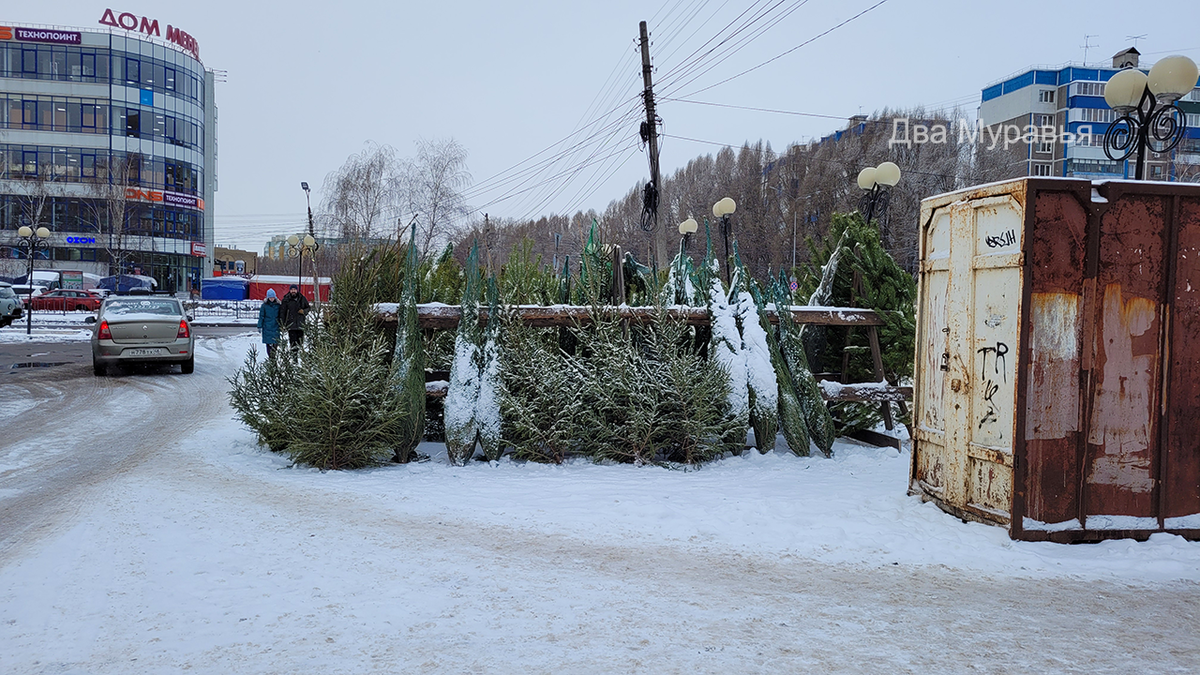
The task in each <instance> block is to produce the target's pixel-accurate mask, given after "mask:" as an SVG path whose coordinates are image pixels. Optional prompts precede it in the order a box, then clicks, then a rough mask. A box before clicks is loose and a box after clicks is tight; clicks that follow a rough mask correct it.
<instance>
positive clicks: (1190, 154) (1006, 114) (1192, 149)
mask: <svg viewBox="0 0 1200 675" xmlns="http://www.w3.org/2000/svg"><path fill="white" fill-rule="evenodd" d="M1139 57H1140V54H1139V53H1138V51H1137V50H1136V49H1126V50H1125V51H1122V52H1120V53H1118V54H1116V55H1115V56H1114V57H1113V61H1112V67H1111V68H1108V67H1096V66H1095V65H1094V64H1091V65H1081V64H1067V65H1064V66H1059V67H1054V68H1030V69H1028V70H1026V71H1024V72H1021V73H1019V74H1017V75H1014V76H1013V77H1010V78H1007V79H1005V80H1003V81H1001V82H996V83H994V84H992V85H989V86H988V87H986V88H984V90H983V97H982V102H981V103H980V105H979V120H980V124H981V125H982V126H983V127H987V128H989V129H996V127H997V126H998V125H1000V126H1003V127H1008V126H1009V125H1013V126H1017V127H1020V128H1022V129H1024V128H1026V127H1027V126H1028V125H1033V126H1036V127H1045V126H1048V125H1053V127H1054V128H1055V129H1056V130H1058V131H1059V133H1058V134H1057V137H1056V138H1054V139H1046V138H1040V139H1037V140H1036V141H1035V142H1033V143H1018V144H1015V145H1011V146H1010V147H1009V149H1008V151H1009V152H1010V153H1012V154H1013V161H1014V163H1016V164H1018V165H1020V164H1023V165H1024V171H1023V172H1021V171H1018V172H1016V173H1023V174H1024V175H1029V176H1072V177H1078V178H1089V179H1106V178H1107V179H1113V178H1133V175H1134V170H1135V163H1136V162H1135V160H1136V154H1135V155H1134V156H1132V157H1130V158H1128V159H1126V160H1125V161H1122V162H1114V161H1112V160H1110V159H1109V158H1108V157H1107V156H1106V155H1105V154H1104V146H1103V143H1104V132H1105V131H1107V130H1108V126H1109V124H1110V123H1112V122H1113V121H1115V120H1116V119H1117V114H1116V113H1114V112H1113V110H1112V109H1111V108H1109V107H1108V104H1107V103H1105V101H1104V87H1105V83H1106V82H1108V79H1109V78H1111V77H1112V76H1113V75H1114V74H1116V73H1117V72H1119V71H1120V70H1121V69H1123V68H1127V67H1134V68H1141V69H1142V70H1143V71H1148V68H1146V67H1142V66H1141V65H1140V64H1139V62H1138V61H1139ZM1179 107H1180V108H1182V109H1183V110H1184V112H1185V114H1186V118H1187V127H1188V128H1187V132H1186V136H1185V137H1184V138H1183V140H1182V141H1180V143H1179V145H1178V146H1177V147H1176V148H1175V149H1174V150H1173V151H1172V152H1170V153H1166V154H1162V155H1160V154H1156V153H1149V154H1148V157H1147V162H1146V171H1145V177H1146V178H1148V179H1150V180H1183V181H1189V182H1200V89H1194V90H1192V92H1191V93H1190V94H1188V95H1186V96H1184V97H1183V98H1182V99H1180V100H1179ZM1089 127H1090V129H1091V136H1090V139H1091V140H1090V143H1087V144H1078V143H1064V142H1063V135H1062V133H1061V132H1063V131H1067V132H1070V133H1071V134H1074V135H1076V137H1078V135H1079V134H1081V133H1083V132H1085V131H1086V129H1087V128H1089Z"/></svg>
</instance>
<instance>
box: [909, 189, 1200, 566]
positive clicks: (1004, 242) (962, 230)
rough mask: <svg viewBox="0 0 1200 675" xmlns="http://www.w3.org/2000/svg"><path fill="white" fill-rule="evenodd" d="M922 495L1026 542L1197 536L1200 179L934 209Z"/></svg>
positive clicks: (925, 320) (917, 409)
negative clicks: (1199, 181) (1167, 534)
mask: <svg viewBox="0 0 1200 675" xmlns="http://www.w3.org/2000/svg"><path fill="white" fill-rule="evenodd" d="M920 227H921V233H920V283H919V301H918V302H919V305H918V321H917V325H918V327H917V331H918V336H917V353H916V359H917V364H916V382H915V387H914V395H913V398H914V410H913V426H914V438H913V453H912V469H911V475H910V493H912V494H918V495H920V496H921V497H922V498H923V499H926V500H929V501H932V502H935V503H936V504H938V506H940V507H941V508H942V509H944V510H946V511H948V512H950V513H953V514H955V515H957V516H959V517H962V518H966V519H970V520H978V521H983V522H989V523H994V524H998V525H1002V526H1005V527H1007V528H1008V531H1009V534H1010V535H1011V536H1012V538H1014V539H1025V540H1051V541H1062V542H1073V541H1095V540H1099V539H1108V538H1117V537H1133V538H1139V539H1143V538H1146V537H1148V536H1149V535H1151V534H1153V533H1154V532H1162V531H1166V532H1173V533H1176V534H1180V535H1183V536H1184V537H1187V538H1189V539H1200V185H1193V184H1179V183H1149V182H1104V183H1095V184H1093V183H1091V182H1089V181H1086V180H1075V179H1054V178H1030V179H1021V180H1014V181H1009V182H1004V183H994V184H990V185H984V186H980V187H976V188H970V189H967V190H961V191H958V192H953V193H949V194H944V195H939V196H936V197H931V198H929V199H926V200H924V201H922V203H921V222H920Z"/></svg>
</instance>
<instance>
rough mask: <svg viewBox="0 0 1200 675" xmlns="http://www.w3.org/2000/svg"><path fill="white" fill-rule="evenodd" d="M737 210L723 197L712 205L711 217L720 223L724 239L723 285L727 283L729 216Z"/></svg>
mask: <svg viewBox="0 0 1200 675" xmlns="http://www.w3.org/2000/svg"><path fill="white" fill-rule="evenodd" d="M736 210H737V204H736V203H735V202H734V201H733V200H732V199H730V198H729V197H725V198H724V199H722V200H721V201H719V202H717V203H716V204H713V209H712V211H713V215H714V216H716V217H717V218H718V219H720V221H721V236H722V237H724V238H725V283H729V227H730V225H729V216H731V215H733V212H734V211H736Z"/></svg>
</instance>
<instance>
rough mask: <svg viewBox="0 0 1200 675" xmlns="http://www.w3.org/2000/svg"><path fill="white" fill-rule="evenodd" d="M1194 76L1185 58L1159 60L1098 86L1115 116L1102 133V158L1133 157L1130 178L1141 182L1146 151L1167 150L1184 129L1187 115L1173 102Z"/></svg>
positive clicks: (1192, 82)
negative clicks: (1146, 71)
mask: <svg viewBox="0 0 1200 675" xmlns="http://www.w3.org/2000/svg"><path fill="white" fill-rule="evenodd" d="M1197 77H1200V72H1198V70H1197V68H1196V63H1195V62H1194V61H1192V60H1191V59H1189V58H1188V57H1186V56H1168V57H1167V58H1165V59H1160V60H1159V61H1158V63H1155V64H1154V67H1153V68H1151V69H1150V74H1149V75H1146V74H1145V73H1143V72H1142V71H1140V70H1138V69H1137V68H1126V69H1125V70H1122V71H1121V72H1119V73H1117V74H1116V75H1113V76H1112V78H1111V79H1109V81H1108V84H1107V85H1105V87H1104V101H1105V102H1106V103H1108V107H1110V108H1112V109H1113V110H1114V111H1116V113H1117V114H1118V115H1120V117H1118V118H1117V119H1116V121H1114V122H1113V123H1112V124H1110V125H1108V131H1106V132H1104V154H1105V155H1108V158H1109V159H1111V160H1113V161H1114V162H1120V161H1124V160H1125V159H1126V158H1128V157H1129V156H1130V155H1132V154H1133V153H1134V152H1136V153H1137V166H1136V168H1135V169H1134V178H1135V179H1136V180H1142V175H1143V172H1144V169H1145V164H1146V148H1150V149H1151V150H1153V151H1154V152H1156V153H1165V152H1170V151H1171V150H1172V149H1173V148H1174V147H1175V146H1177V145H1179V141H1181V140H1183V136H1184V133H1185V132H1186V131H1187V116H1186V115H1185V114H1184V112H1183V109H1182V108H1180V107H1179V106H1178V105H1177V104H1176V101H1178V100H1179V99H1180V98H1182V97H1183V96H1184V95H1186V94H1187V93H1189V92H1190V91H1192V89H1194V88H1195V87H1196V79H1197Z"/></svg>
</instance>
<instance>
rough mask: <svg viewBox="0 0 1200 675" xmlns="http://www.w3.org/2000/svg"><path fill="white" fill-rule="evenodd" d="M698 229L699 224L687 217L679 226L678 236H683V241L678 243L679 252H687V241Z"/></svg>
mask: <svg viewBox="0 0 1200 675" xmlns="http://www.w3.org/2000/svg"><path fill="white" fill-rule="evenodd" d="M698 229H700V224H699V223H697V222H696V219H695V218H691V217H689V218H688V219H687V220H685V221H683V222H682V223H680V224H679V234H682V235H683V239H682V240H680V242H679V252H680V253H683V252H684V251H686V250H687V247H688V240H689V239H691V236H692V233H693V232H695V231H696V230H698Z"/></svg>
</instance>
